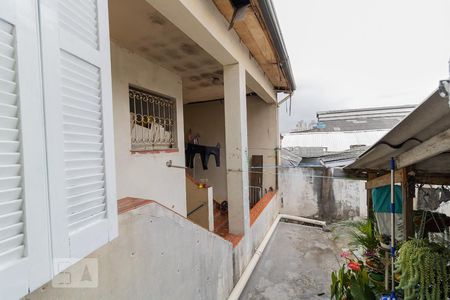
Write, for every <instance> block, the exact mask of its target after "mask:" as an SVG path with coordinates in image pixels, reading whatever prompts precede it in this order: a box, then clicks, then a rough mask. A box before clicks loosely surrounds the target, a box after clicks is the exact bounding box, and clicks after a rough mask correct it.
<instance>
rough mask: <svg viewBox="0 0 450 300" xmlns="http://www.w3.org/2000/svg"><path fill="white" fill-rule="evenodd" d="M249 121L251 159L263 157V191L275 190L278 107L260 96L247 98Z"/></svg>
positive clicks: (249, 151)
mask: <svg viewBox="0 0 450 300" xmlns="http://www.w3.org/2000/svg"><path fill="white" fill-rule="evenodd" d="M247 121H248V125H247V131H248V153H249V159H251V157H252V155H263V165H264V166H265V168H264V169H263V173H264V174H263V189H267V190H269V187H272V188H273V189H275V188H276V187H275V184H276V168H275V166H276V152H275V148H277V147H278V116H277V106H276V105H275V104H268V103H266V102H264V101H262V100H261V98H259V97H258V96H249V97H247ZM250 171H251V170H250ZM263 192H264V191H263Z"/></svg>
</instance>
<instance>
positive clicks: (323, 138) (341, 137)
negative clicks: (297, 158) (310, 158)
mask: <svg viewBox="0 0 450 300" xmlns="http://www.w3.org/2000/svg"><path fill="white" fill-rule="evenodd" d="M387 132H388V130H368V131H338V132H299V133H287V134H285V135H284V136H283V139H282V140H281V146H282V147H283V148H288V147H326V148H327V151H336V152H337V151H344V150H347V149H350V147H351V146H354V145H361V146H371V145H372V144H373V143H375V142H376V141H378V140H379V139H380V138H381V137H382V136H383V135H385V134H386V133H387Z"/></svg>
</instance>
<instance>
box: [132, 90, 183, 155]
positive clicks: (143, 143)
mask: <svg viewBox="0 0 450 300" xmlns="http://www.w3.org/2000/svg"><path fill="white" fill-rule="evenodd" d="M129 99H130V122H131V149H132V150H162V149H170V148H176V146H177V145H176V128H177V127H176V105H175V100H174V99H170V98H165V97H162V96H159V95H155V94H152V93H149V92H147V91H144V90H141V89H138V88H135V87H132V86H130V87H129Z"/></svg>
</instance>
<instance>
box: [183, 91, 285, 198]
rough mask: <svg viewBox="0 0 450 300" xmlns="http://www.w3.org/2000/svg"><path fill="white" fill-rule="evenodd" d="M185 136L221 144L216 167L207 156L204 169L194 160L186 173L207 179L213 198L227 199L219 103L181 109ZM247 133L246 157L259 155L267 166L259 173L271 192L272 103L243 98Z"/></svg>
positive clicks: (273, 161)
mask: <svg viewBox="0 0 450 300" xmlns="http://www.w3.org/2000/svg"><path fill="white" fill-rule="evenodd" d="M184 120H185V123H184V131H185V137H186V136H187V134H188V132H189V129H191V130H192V134H194V135H196V134H199V135H200V138H199V142H200V144H202V145H209V146H215V145H216V144H217V143H220V145H221V149H220V151H221V153H220V167H216V164H215V160H214V158H213V157H210V160H209V163H208V170H203V168H202V163H201V160H200V156H199V155H197V156H196V158H195V168H194V169H189V170H188V172H189V174H191V176H192V177H194V179H196V180H201V179H207V180H208V184H209V185H211V186H212V187H213V188H214V199H215V200H216V201H217V202H219V203H220V202H222V201H224V200H226V199H227V178H226V166H225V119H224V106H223V101H214V102H204V103H196V104H189V105H185V106H184ZM247 123H248V128H247V133H248V147H249V157H248V159H249V160H250V159H251V156H252V155H263V163H264V165H267V166H269V168H267V170H265V171H264V172H265V174H263V187H264V188H266V189H269V187H272V188H274V189H275V182H276V175H275V172H276V171H275V168H274V167H272V168H270V166H275V165H276V153H275V150H274V149H275V148H277V145H278V120H277V107H276V105H275V104H267V103H266V102H264V101H262V100H261V98H259V97H258V96H249V97H248V98H247Z"/></svg>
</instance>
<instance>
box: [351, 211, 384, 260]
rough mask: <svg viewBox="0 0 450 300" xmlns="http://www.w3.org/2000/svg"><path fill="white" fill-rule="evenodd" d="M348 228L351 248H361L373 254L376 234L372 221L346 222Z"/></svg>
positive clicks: (376, 245)
mask: <svg viewBox="0 0 450 300" xmlns="http://www.w3.org/2000/svg"><path fill="white" fill-rule="evenodd" d="M346 224H347V226H348V227H350V230H351V231H350V237H351V239H352V240H351V242H350V245H352V246H357V247H358V246H361V247H363V248H364V249H365V250H366V251H369V252H373V251H375V250H376V249H377V247H378V240H377V233H376V231H375V229H374V228H375V224H374V222H373V220H372V219H370V218H369V219H366V220H360V221H349V222H346Z"/></svg>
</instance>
